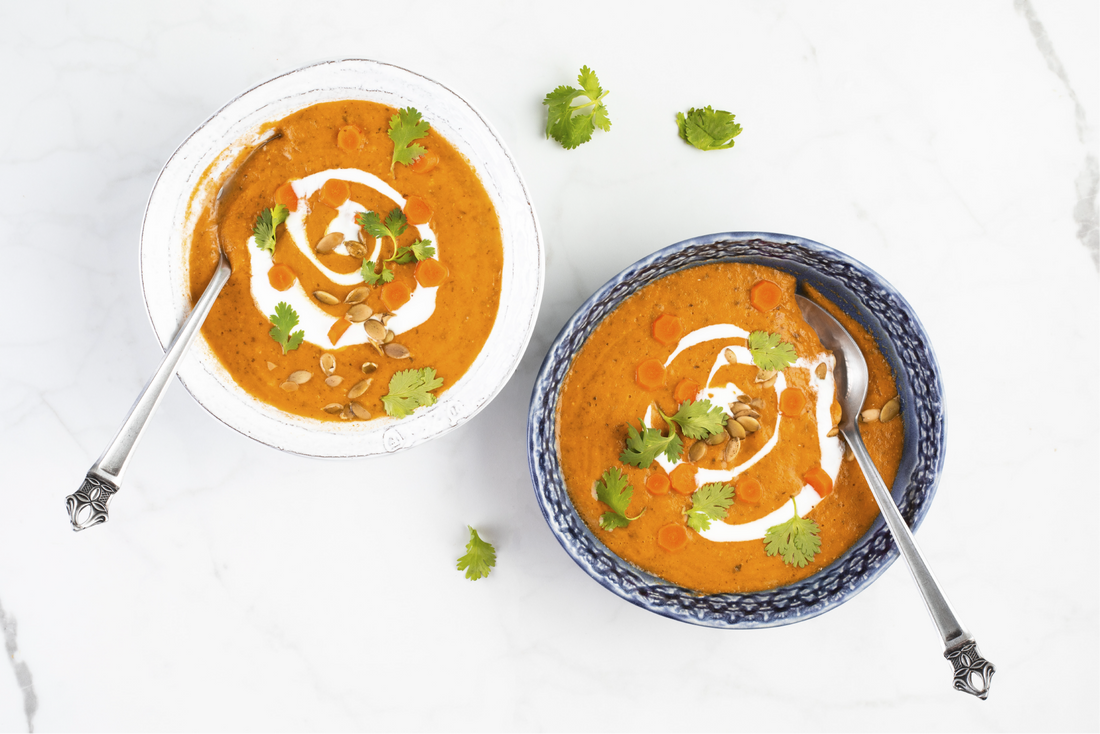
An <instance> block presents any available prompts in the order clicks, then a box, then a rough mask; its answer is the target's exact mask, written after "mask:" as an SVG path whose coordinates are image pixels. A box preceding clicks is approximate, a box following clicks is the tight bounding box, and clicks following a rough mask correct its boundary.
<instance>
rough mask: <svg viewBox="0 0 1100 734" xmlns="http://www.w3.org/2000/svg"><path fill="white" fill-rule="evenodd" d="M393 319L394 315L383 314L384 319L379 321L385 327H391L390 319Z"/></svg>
mask: <svg viewBox="0 0 1100 734" xmlns="http://www.w3.org/2000/svg"><path fill="white" fill-rule="evenodd" d="M392 318H393V314H392V313H384V314H382V318H381V319H379V321H381V322H382V325H383V326H389V323H390V319H392Z"/></svg>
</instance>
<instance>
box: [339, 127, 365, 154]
mask: <svg viewBox="0 0 1100 734" xmlns="http://www.w3.org/2000/svg"><path fill="white" fill-rule="evenodd" d="M336 144H337V145H339V146H340V147H341V148H343V149H344V150H347V151H352V150H358V149H359V146H360V145H362V144H363V131H362V130H360V129H359V128H357V127H356V126H355V125H344V126H343V127H342V128H340V132H338V133H336Z"/></svg>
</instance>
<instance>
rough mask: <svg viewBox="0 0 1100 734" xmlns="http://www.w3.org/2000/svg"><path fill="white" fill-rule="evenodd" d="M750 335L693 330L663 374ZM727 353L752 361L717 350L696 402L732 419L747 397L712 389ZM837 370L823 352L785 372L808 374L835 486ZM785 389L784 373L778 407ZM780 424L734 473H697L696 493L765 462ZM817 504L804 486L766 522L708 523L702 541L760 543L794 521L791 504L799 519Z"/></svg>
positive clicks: (648, 417) (671, 464)
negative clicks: (705, 349) (698, 348)
mask: <svg viewBox="0 0 1100 734" xmlns="http://www.w3.org/2000/svg"><path fill="white" fill-rule="evenodd" d="M748 335H749V334H748V332H747V331H745V330H744V329H742V328H740V327H738V326H735V325H733V324H711V325H710V326H704V327H702V328H700V329H696V330H695V331H693V332H691V333H689V334H686V335H685V336H684V337H683V338H682V339H681V340H680V342H679V343H678V344H677V345H676V349H675V351H673V352H672V354H671V355H670V356H669V358H668V360H667V361H666V362H665V367H666V368H667V367H668V366H669V365H671V364H672V362H673V360H675V359H676V357H678V356H679V355H680V354H681V353H682V352H683V351H684V350H685V349H688V348H689V347H693V346H695V345H697V344H702V343H703V342H707V341H716V340H720V339H745V338H747V337H748ZM726 349H729V350H731V351H732V352H733V354H734V357H735V358H736V360H737V361H738V362H739V363H741V364H751V363H752V355H751V353H750V352H749V350H748V348H746V347H744V346H741V345H734V344H729V345H727V346H725V347H723V348H721V349H720V350H719V352H718V356H717V357H716V358H715V360H714V364H713V365H712V367H711V370H710V374H709V375H708V377H707V384H706V387H704V388H703V389H702V390H700V391H699V399H700V400H702V399H704V398H705V399H707V400H709V401H710V402H711V403H712V404H714V405H717V406H718V407H719V408H721V409H722V411H723V412H724V413H725V414H726V415H727V416H732V411H731V410H730V407H729V406H730V404H731V403H733V402H735V401H736V400H737V398H738V397H740V396H741V395H744V394H745V391H744V390H742V389H741V388H740V387H739V386H737V385H736V384H735V383H732V382H727V383H726V384H725V385H720V386H712V385H711V382H712V381H713V380H714V377H715V375H716V374H718V370H719V369H721V368H722V367H724V366H726V365H727V364H731V363H730V362H729V361H728V360H727V359H726ZM820 362H825V364H826V365H827V371H826V373H825V377H824V378H818V376H817V374H816V373H815V372H814V368H815V367H816V366H817V365H818V364H819V363H820ZM835 366H836V359H835V358H834V357H833V355H832V354H830V353H828V352H822V353H820V354H817V355H814V356H813V357H812V358H806V357H801V358H799V359H798V360H797V361H796V362H795V363H794V364H793V365H791V366H790V367H788V369H804V370H807V371H808V372H809V375H810V378H809V387H810V392H811V393H812V400H813V406H814V409H813V417H814V420H815V422H816V424H817V438H818V445H819V447H820V449H821V468H822V469H824V470H825V472H826V473H827V474H828V475H829V476H830V477H831V478H832V479H833V481H834V482H835V481H836V477H837V474H838V473H839V472H840V462H841V460H842V459H843V457H844V450H843V448H842V445H841V442H840V439H839V438H838V437H833V438H829V437H828V435H826V434H828V432H829V431H830V430H831V429H832V426H833V420H832V404H833V396H834V395H835V392H836V382H835V380H834V378H833V368H834V367H835ZM786 387H787V380H786V377H785V376H784V374H783V372H780V373H778V374H777V375H776V379H775V384H774V386H773V389H774V390H775V394H776V398H777V402H778V397H779V395H780V394H781V393H782V392H783V390H784V389H786ZM653 414H654V411H653V408H652V406H650V408H648V409H647V410H646V414H645V418H643V421H644V422H645V424H646V425H647V426H651V427H652V426H653V417H654V415H653ZM782 422H783V416H782V414H780V413H778V412H777V413H776V418H775V426H774V429H773V431H772V435H771V438H769V439H768V441H767V443H765V444H764V445H763V446H761V447H760V449H759V450H757V452H756V453H755V454H753V455H752V456H751V457H749V458H748V459H747V460H746V461H743V462H741V463H740V464H738V465H737V466H735V467H733V468H732V469H699V470H698V471H697V472H696V473H695V486H696V488H698V487H701V486H702V485H704V484H709V483H711V482H730V481H732V480H733V478H734V477H736V476H737V475H739V474H741V473H742V472H744V471H746V470H747V469H749V468H750V467H752V466H754V465H755V464H757V463H758V462H760V461H761V460H762V459H764V457H766V456H767V455H768V454H769V453H770V452H771V451H772V449H774V448H775V446H776V445H777V443H778V441H779V427H780V425H781V424H782ZM657 463H658V464H660V465H661V467H662V468H663V469H664V470H665V471H666V472H671V471H672V470H673V469H675V468H676V467H677V466H679V465H680V464H682V463H684V462H683V461H682V460H678V461H669V460H668V459H667V458H666V457H665V455H664V454H658V456H657ZM820 501H821V496H820V495H818V493H817V492H815V491H814V489H813V487H811V486H810V485H808V484H807V485H804V486H803V487H802V489H801V490H800V491H799V493H798V494H797V495H796V496H795V497H794V498H792V499H791V500H788V501H787V502H786V503H785V504H784V505H783V506H782V507H780V508H778V509H777V510H775V511H774V512H771V513H769V514H767V515H765V516H764V517H761V518H758V519H756V520H752V521H750V522H746V523H740V524H730V523H727V522H725V521H717V522H712V523H711V525H710V529H709V530H705V531H703V532H702V533H700V535H702V536H703V537H704V538H706V539H707V540H710V541H713V542H716V543H733V542H739V541H745V540H759V539H761V538H763V537H764V535H765V534H766V533H767V531H768V528H770V527H772V526H774V525H778V524H780V523H783V522H786V521H787V520H789V519H791V517H793V516H794V511H795V503H797V506H798V514H799V515H802V516H805V515H806V514H807V513H809V512H810V510H812V509H813V508H814V507H815V506H816V505H817V503H818V502H820Z"/></svg>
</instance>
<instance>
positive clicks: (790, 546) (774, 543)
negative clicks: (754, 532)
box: [764, 500, 821, 568]
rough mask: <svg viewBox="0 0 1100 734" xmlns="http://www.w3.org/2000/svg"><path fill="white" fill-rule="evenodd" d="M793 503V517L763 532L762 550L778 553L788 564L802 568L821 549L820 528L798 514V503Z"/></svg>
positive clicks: (770, 554)
mask: <svg viewBox="0 0 1100 734" xmlns="http://www.w3.org/2000/svg"><path fill="white" fill-rule="evenodd" d="M791 504H793V505H794V517H792V518H791V519H790V520H788V521H787V522H785V523H780V524H779V525H773V526H772V527H770V528H768V532H767V533H765V534H764V552H765V553H767V554H768V555H769V556H774V555H780V556H782V557H783V562H784V563H786V564H787V565H788V566H798V567H799V568H803V567H804V566H805V565H806V564H807V563H809V562H810V561H812V560H813V559H814V556H816V555H817V553H818V551H820V550H821V538H820V537H819V536H818V533H820V532H821V528H819V527H818V525H817V523H816V522H814V521H813V520H810V519H809V518H806V517H799V516H798V504H797V503H795V502H794V500H791Z"/></svg>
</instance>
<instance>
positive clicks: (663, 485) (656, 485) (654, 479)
mask: <svg viewBox="0 0 1100 734" xmlns="http://www.w3.org/2000/svg"><path fill="white" fill-rule="evenodd" d="M669 484H670V482H669V481H668V475H666V474H665V473H664V472H654V473H652V474H650V475H649V476H648V477H646V480H645V488H646V489H647V490H649V493H650V494H668V485H669Z"/></svg>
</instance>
